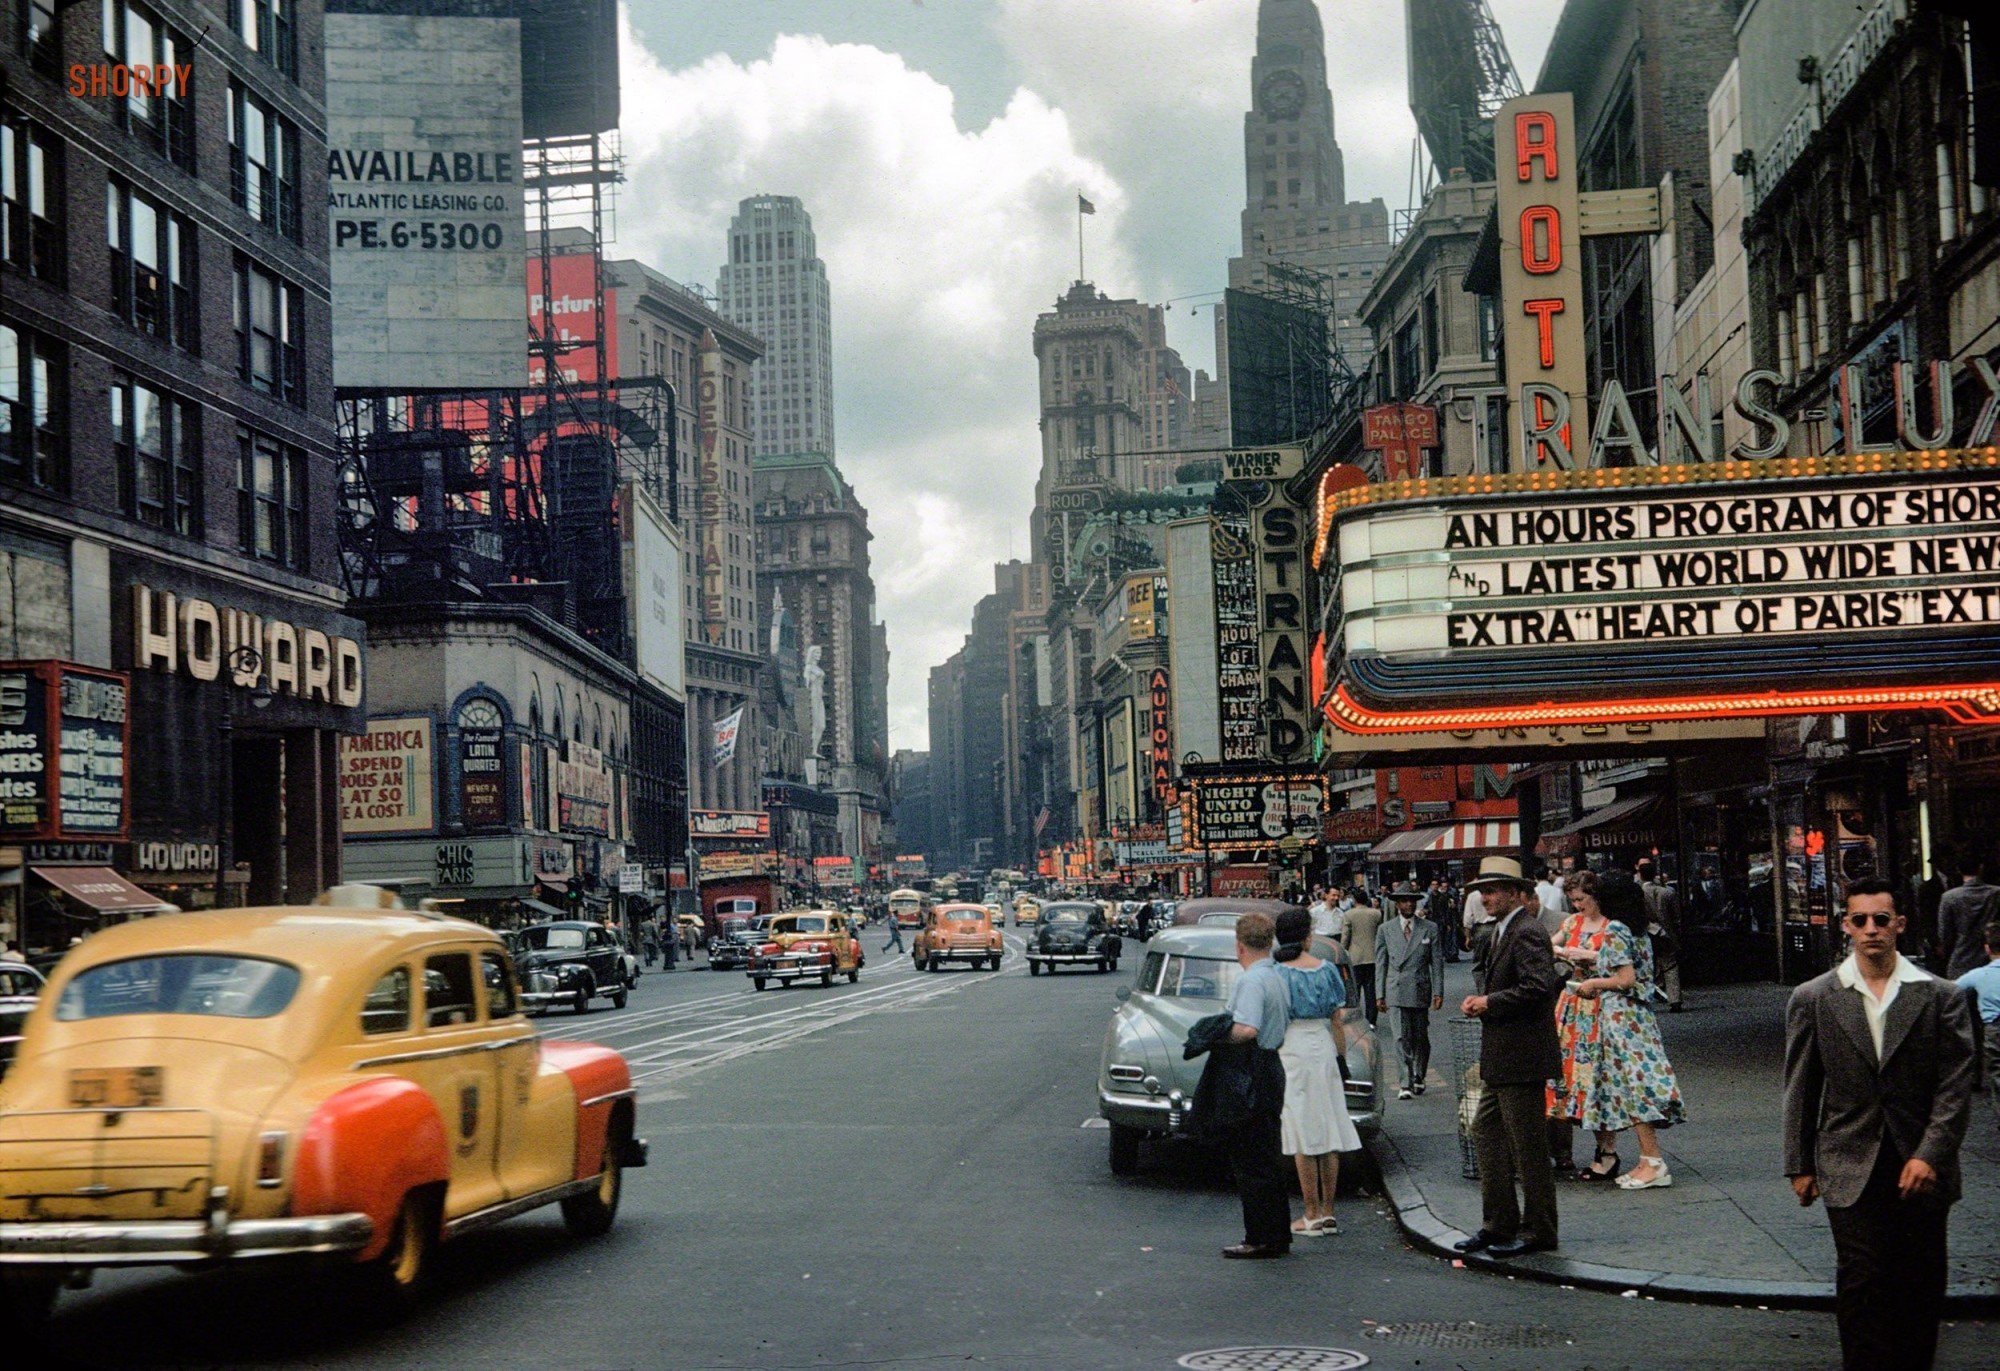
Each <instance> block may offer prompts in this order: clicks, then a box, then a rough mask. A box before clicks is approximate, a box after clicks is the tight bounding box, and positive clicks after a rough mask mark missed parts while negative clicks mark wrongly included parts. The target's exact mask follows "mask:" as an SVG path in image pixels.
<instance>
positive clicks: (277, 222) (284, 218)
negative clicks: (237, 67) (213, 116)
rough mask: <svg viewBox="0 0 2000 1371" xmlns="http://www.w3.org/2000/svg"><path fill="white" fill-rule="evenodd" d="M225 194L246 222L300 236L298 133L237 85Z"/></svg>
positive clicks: (231, 87) (231, 93)
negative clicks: (245, 212) (245, 215)
mask: <svg viewBox="0 0 2000 1371" xmlns="http://www.w3.org/2000/svg"><path fill="white" fill-rule="evenodd" d="M229 190H230V193H231V195H233V196H234V197H235V200H236V203H237V204H239V205H241V206H242V207H243V208H244V209H247V210H249V211H250V217H251V218H253V219H255V220H257V221H258V222H259V223H263V224H268V225H270V226H271V227H272V228H274V229H276V230H277V231H278V232H280V233H282V234H284V235H285V237H287V238H290V239H292V240H293V241H295V242H296V241H297V240H298V236H299V131H298V129H297V128H296V127H294V126H293V124H292V122H291V121H290V120H289V119H286V118H284V117H283V116H282V115H279V114H277V113H275V112H274V111H273V110H272V109H271V107H270V106H269V105H267V104H265V103H264V102H263V101H262V100H259V99H258V98H257V97H256V96H254V95H252V94H251V93H250V92H249V91H247V90H245V89H244V88H243V87H242V86H240V85H238V84H237V83H236V82H234V81H231V82H230V83H229Z"/></svg>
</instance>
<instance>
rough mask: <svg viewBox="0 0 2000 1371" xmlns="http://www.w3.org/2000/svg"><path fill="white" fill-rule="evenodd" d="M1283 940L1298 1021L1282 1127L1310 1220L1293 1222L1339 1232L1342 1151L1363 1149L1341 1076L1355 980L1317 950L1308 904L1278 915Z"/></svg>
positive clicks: (1298, 1230) (1280, 948)
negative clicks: (1345, 1010)
mask: <svg viewBox="0 0 2000 1371" xmlns="http://www.w3.org/2000/svg"><path fill="white" fill-rule="evenodd" d="M1277 924H1278V930H1277V931H1278V945H1277V948H1276V950H1275V951H1274V952H1273V953H1272V955H1273V956H1274V957H1276V958H1277V961H1278V972H1279V975H1280V976H1281V977H1282V978H1283V980H1284V982H1285V991H1286V994H1287V996H1288V997H1289V999H1290V1001H1291V1023H1290V1025H1289V1026H1288V1027H1287V1028H1286V1029H1285V1044H1284V1046H1283V1047H1281V1048H1279V1049H1278V1056H1279V1057H1280V1059H1281V1060H1283V1062H1284V1064H1285V1110H1284V1114H1283V1116H1282V1117H1281V1119H1280V1120H1279V1130H1280V1133H1281V1136H1282V1141H1283V1145H1284V1149H1285V1151H1286V1152H1287V1153H1288V1154H1289V1155H1290V1156H1291V1158H1292V1161H1293V1163H1294V1164H1295V1165H1296V1166H1297V1167H1298V1169H1299V1190H1300V1191H1301V1192H1302V1193H1303V1194H1304V1195H1305V1199H1306V1214H1305V1217H1304V1218H1302V1219H1300V1220H1298V1221H1297V1222H1295V1223H1294V1224H1293V1225H1292V1232H1293V1233H1295V1234H1297V1235H1298V1236H1300V1237H1307V1238H1316V1237H1321V1236H1323V1235H1325V1234H1329V1233H1338V1232H1339V1231H1340V1225H1339V1224H1338V1223H1337V1222H1335V1221H1334V1217H1333V1196H1334V1187H1335V1186H1336V1184H1337V1183H1338V1182H1339V1180H1340V1154H1341V1153H1342V1152H1352V1151H1354V1150H1356V1149H1357V1148H1359V1147H1360V1146H1361V1135H1360V1134H1359V1133H1357V1132H1355V1131H1354V1121H1353V1120H1352V1119H1350V1118H1349V1117H1348V1115H1347V1092H1346V1088H1345V1087H1344V1086H1343V1085H1342V1083H1341V1079H1340V1054H1341V1052H1342V1050H1343V1049H1344V1048H1345V1046H1346V1043H1345V1041H1344V1039H1343V1038H1342V1036H1341V1030H1340V1017H1339V1016H1340V1010H1341V1006H1343V1005H1344V1004H1346V1003H1347V985H1346V982H1344V981H1343V980H1342V979H1341V977H1340V968H1338V967H1336V966H1335V965H1333V963H1331V962H1325V961H1321V960H1320V959H1319V958H1318V957H1315V956H1313V955H1312V951H1311V938H1312V917H1311V916H1310V915H1309V914H1307V913H1306V911H1305V910H1303V909H1288V910H1286V911H1285V912H1284V913H1282V914H1280V915H1279V916H1278V920H1277Z"/></svg>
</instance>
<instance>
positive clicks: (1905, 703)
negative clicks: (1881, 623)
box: [1326, 682, 2000, 736]
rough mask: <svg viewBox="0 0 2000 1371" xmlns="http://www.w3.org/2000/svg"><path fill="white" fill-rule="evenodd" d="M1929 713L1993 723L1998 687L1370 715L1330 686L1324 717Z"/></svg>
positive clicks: (1431, 727) (1478, 723) (1400, 729)
mask: <svg viewBox="0 0 2000 1371" xmlns="http://www.w3.org/2000/svg"><path fill="white" fill-rule="evenodd" d="M1900 709H1936V710H1942V711H1944V712H1945V713H1946V714H1948V715H1950V716H1951V718H1952V720H1953V721H1954V722H1957V723H1962V724H1991V723H2000V682H1995V683H1993V684H1989V685H1940V686H1897V687H1887V688H1882V689H1873V690H1868V689H1861V690H1840V691H1826V690H1815V691H1770V692H1763V693H1751V692H1741V693H1738V694H1734V695H1692V696H1678V697H1667V698H1661V699H1651V700H1608V701H1575V702H1565V703H1556V702H1553V701H1551V702H1548V703H1543V704H1533V705H1504V706H1496V707H1492V708H1483V709H1481V708H1463V709H1433V710H1411V711H1396V712H1389V711H1383V710H1376V709H1371V708H1369V707H1368V706H1367V705H1364V704H1362V703H1360V702H1359V701H1358V700H1356V699H1355V698H1354V697H1353V696H1352V695H1350V694H1349V693H1348V690H1347V687H1346V686H1345V685H1341V686H1339V687H1336V689H1335V690H1334V693H1333V698H1332V699H1330V700H1329V701H1327V705H1326V717H1327V718H1328V720H1330V721H1331V722H1332V724H1333V725H1334V727H1336V728H1338V729H1340V730H1341V731H1342V732H1344V733H1352V734H1361V735H1377V736H1379V735H1386V734H1397V733H1433V732H1452V731H1454V730H1457V731H1463V730H1468V729H1483V728H1534V727H1538V726H1539V727H1557V726H1561V725H1593V724H1625V723H1673V722H1683V721H1693V720H1701V719H1752V718H1772V717H1780V716H1784V715H1791V714H1848V713H1854V714H1863V713H1881V712H1887V711H1891V710H1900Z"/></svg>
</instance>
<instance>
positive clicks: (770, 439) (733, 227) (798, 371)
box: [716, 195, 833, 457]
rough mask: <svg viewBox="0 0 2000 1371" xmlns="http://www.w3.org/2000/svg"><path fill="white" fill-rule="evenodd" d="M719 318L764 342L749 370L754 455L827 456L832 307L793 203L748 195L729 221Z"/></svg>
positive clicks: (800, 208)
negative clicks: (795, 453) (806, 453)
mask: <svg viewBox="0 0 2000 1371" xmlns="http://www.w3.org/2000/svg"><path fill="white" fill-rule="evenodd" d="M716 294H717V295H718V296H720V297H721V298H720V300H719V301H718V304H719V305H720V307H721V310H722V313H723V314H724V315H725V316H726V317H727V318H729V319H730V320H731V321H732V322H734V323H737V324H740V325H742V326H743V327H744V328H746V329H748V330H750V332H752V333H754V334H756V335H757V336H758V337H759V338H761V339H763V340H764V345H765V349H766V350H765V353H764V357H763V360H762V361H760V362H758V363H757V365H756V366H755V367H754V368H753V369H752V370H751V374H750V399H751V420H752V423H751V427H752V429H753V431H754V432H755V435H756V437H755V444H756V446H755V451H756V453H757V455H759V456H762V455H764V454H766V453H780V452H818V453H824V454H825V455H827V456H828V457H831V456H832V455H833V303H832V295H831V292H830V291H829V290H828V288H827V283H826V263H824V262H822V261H820V259H819V255H818V244H817V241H816V240H815V239H814V237H813V226H812V216H811V215H810V214H807V213H806V207H805V204H804V202H803V201H801V200H800V199H799V198H798V197H797V196H795V195H753V196H751V197H750V198H749V199H747V200H744V201H742V202H741V203H740V204H738V206H737V207H736V217H735V218H734V219H732V220H730V221H729V261H728V263H727V264H726V265H724V267H723V268H722V272H721V275H720V277H719V278H718V280H717V282H716Z"/></svg>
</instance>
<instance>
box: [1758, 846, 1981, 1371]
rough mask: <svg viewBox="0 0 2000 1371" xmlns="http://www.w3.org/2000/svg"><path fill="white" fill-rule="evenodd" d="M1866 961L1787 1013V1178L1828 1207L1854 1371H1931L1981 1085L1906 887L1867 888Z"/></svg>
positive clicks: (1857, 893)
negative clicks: (1902, 950)
mask: <svg viewBox="0 0 2000 1371" xmlns="http://www.w3.org/2000/svg"><path fill="white" fill-rule="evenodd" d="M1845 929H1846V932H1847V936H1848V938H1849V940H1850V941H1851V942H1852V944H1853V948H1854V950H1853V952H1852V954H1851V955H1850V956H1849V957H1848V958H1847V959H1846V960H1845V961H1843V962H1842V963H1841V964H1840V965H1839V966H1837V967H1835V968H1834V969H1833V970H1832V971H1829V972H1827V973H1826V974H1825V975H1823V976H1816V977H1814V978H1813V979H1812V980H1810V981H1807V982H1806V983H1805V984H1804V985H1802V986H1800V987H1799V988H1798V989H1797V990H1796V991H1794V992H1793V993H1792V998H1791V1003H1790V1004H1789V1005H1787V1006H1786V1009H1785V1128H1784V1144H1785V1174H1786V1175H1787V1176H1789V1177H1790V1178H1791V1182H1792V1192H1793V1193H1794V1194H1795V1195H1797V1196H1798V1200H1799V1203H1800V1204H1802V1205H1804V1204H1811V1203H1812V1202H1813V1201H1814V1200H1815V1199H1823V1200H1825V1201H1826V1217H1827V1223H1828V1226H1829V1227H1831V1228H1832V1230H1833V1247H1834V1253H1835V1259H1836V1260H1835V1268H1834V1313H1835V1316H1836V1318H1837V1319H1838V1320H1839V1323H1840V1345H1841V1354H1842V1358H1843V1361H1842V1365H1843V1366H1844V1367H1845V1368H1847V1371H1875V1368H1891V1367H1893V1368H1905V1367H1907V1368H1927V1367H1929V1366H1930V1365H1931V1364H1932V1363H1933V1362H1934V1361H1935V1360H1936V1356H1937V1337H1938V1320H1939V1317H1940V1316H1941V1314H1942V1313H1943V1309H1944V1290H1945V1276H1946V1263H1945V1227H1946V1221H1947V1218H1948V1216H1949V1214H1950V1210H1951V1205H1952V1204H1953V1203H1954V1202H1955V1201H1956V1200H1957V1199H1958V1197H1959V1165H1958V1153H1959V1147H1960V1144H1961V1143H1963V1142H1964V1140H1965V1129H1966V1124H1967V1122H1968V1120H1969V1118H1970V1116H1971V1110H1972V1093H1973V1090H1974V1089H1975V1082H1976V1078H1977V1071H1976V1068H1975V1066H1974V1064H1973V1037H1972V1014H1971V1010H1970V1008H1969V1006H1968V1005H1967V1003H1966V997H1965V995H1964V993H1963V992H1962V991H1961V990H1960V989H1959V988H1958V987H1957V986H1956V985H1953V984H1952V983H1951V982H1949V981H1941V980H1938V979H1937V978H1935V977H1933V976H1931V975H1930V974H1929V973H1928V972H1926V971H1924V970H1923V969H1922V968H1921V967H1919V966H1917V964H1916V963H1914V962H1912V961H1910V960H1909V959H1907V958H1905V957H1903V956H1901V955H1899V954H1898V953H1897V951H1896V939H1897V937H1898V936H1899V935H1900V934H1901V933H1902V932H1903V929H1904V919H1903V916H1902V915H1901V914H1899V913H1897V911H1896V897H1895V893H1894V887H1893V886H1891V885H1890V883H1889V882H1887V881H1884V880H1877V879H1869V880H1861V881H1856V882H1855V883H1854V884H1853V885H1852V886H1850V887H1849V889H1848V893H1847V917H1846V920H1845Z"/></svg>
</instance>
